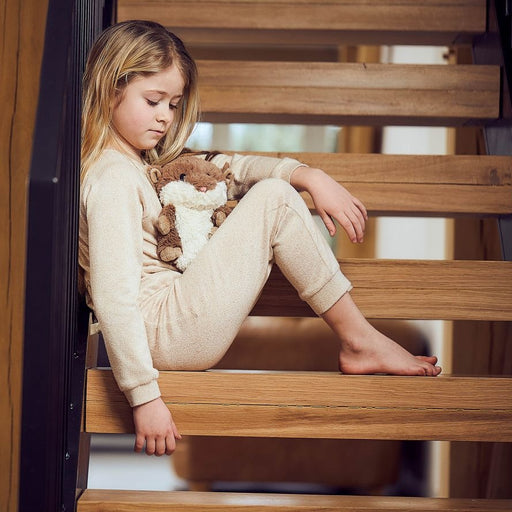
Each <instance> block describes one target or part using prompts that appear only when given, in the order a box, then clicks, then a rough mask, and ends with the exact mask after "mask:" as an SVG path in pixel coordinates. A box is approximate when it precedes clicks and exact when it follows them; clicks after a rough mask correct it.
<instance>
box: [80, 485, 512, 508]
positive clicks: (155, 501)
mask: <svg viewBox="0 0 512 512" xmlns="http://www.w3.org/2000/svg"><path fill="white" fill-rule="evenodd" d="M511 507H512V501H511V500H470V499H447V498H444V499H443V498H440V499H435V498H402V497H400V498H394V497H385V496H327V495H311V494H309V495H306V494H264V493H258V494H255V493H223V492H215V493H212V492H192V491H172V492H169V491H129V490H100V489H87V490H86V491H85V492H84V493H83V495H82V496H81V497H80V499H79V501H78V506H77V512H111V511H113V510H115V511H116V512H141V511H143V512H156V511H164V510H176V511H179V510H186V511H187V512H205V511H207V512H226V511H233V512H254V511H260V510H269V511H270V510H275V511H278V512H295V511H304V512H306V511H311V512H313V511H314V512H341V511H349V510H350V511H353V512H359V511H360V512H363V511H364V512H372V511H375V512H377V511H385V512H411V511H414V512H434V511H435V512H468V511H471V512H504V511H508V510H510V509H511Z"/></svg>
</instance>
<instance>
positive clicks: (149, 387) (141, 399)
mask: <svg viewBox="0 0 512 512" xmlns="http://www.w3.org/2000/svg"><path fill="white" fill-rule="evenodd" d="M124 394H125V396H126V399H127V400H128V402H129V404H130V406H131V407H135V406H136V405H141V404H145V403H146V402H151V400H155V399H156V398H158V397H159V396H161V393H160V388H159V387H158V382H157V381H156V380H152V381H151V382H148V383H147V384H142V385H141V386H137V387H136V388H133V389H128V390H126V391H125V392H124Z"/></svg>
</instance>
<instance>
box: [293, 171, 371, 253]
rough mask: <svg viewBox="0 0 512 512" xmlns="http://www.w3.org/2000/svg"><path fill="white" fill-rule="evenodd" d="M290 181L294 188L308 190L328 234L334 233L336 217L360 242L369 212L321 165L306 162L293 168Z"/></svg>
mask: <svg viewBox="0 0 512 512" xmlns="http://www.w3.org/2000/svg"><path fill="white" fill-rule="evenodd" d="M290 183H291V184H292V185H293V186H294V187H295V188H296V189H297V190H299V191H306V192H308V193H309V195H310V196H311V198H312V199H313V203H314V205H315V209H316V211H317V213H318V214H319V215H320V217H321V218H322V220H323V222H324V224H325V226H326V228H327V230H328V231H329V234H330V235H331V236H334V235H335V233H336V226H335V224H334V222H333V219H335V220H337V221H338V223H339V224H340V225H341V226H342V227H343V229H344V230H345V231H346V233H347V235H348V237H349V239H350V240H351V241H352V242H354V243H356V242H359V243H361V242H363V238H364V229H365V223H366V221H367V220H368V213H367V211H366V208H365V206H364V205H363V203H362V202H361V201H360V200H359V199H357V198H356V197H354V196H353V195H352V194H351V193H350V192H349V191H348V190H347V189H346V188H345V187H343V186H342V185H340V184H339V183H338V182H337V181H335V180H334V179H333V178H331V177H330V176H329V175H328V174H326V173H325V172H324V171H322V170H321V169H316V168H312V167H306V166H302V167H297V168H296V169H295V170H294V171H293V173H292V175H291V177H290Z"/></svg>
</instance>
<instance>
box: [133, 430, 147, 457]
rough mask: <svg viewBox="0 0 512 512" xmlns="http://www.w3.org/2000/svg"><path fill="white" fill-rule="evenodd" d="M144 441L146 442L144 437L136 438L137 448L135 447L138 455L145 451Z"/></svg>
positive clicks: (138, 436)
mask: <svg viewBox="0 0 512 512" xmlns="http://www.w3.org/2000/svg"><path fill="white" fill-rule="evenodd" d="M144 441H145V438H144V436H143V435H140V434H137V436H136V438H135V447H134V450H135V451H136V452H137V453H140V452H141V451H142V450H143V449H144Z"/></svg>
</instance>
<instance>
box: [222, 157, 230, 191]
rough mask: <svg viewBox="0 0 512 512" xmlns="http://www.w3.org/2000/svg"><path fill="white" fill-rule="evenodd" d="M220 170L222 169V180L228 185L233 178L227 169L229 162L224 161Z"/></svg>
mask: <svg viewBox="0 0 512 512" xmlns="http://www.w3.org/2000/svg"><path fill="white" fill-rule="evenodd" d="M221 170H222V174H223V176H224V181H225V182H226V184H228V185H229V183H230V182H231V180H232V179H233V174H232V173H231V172H230V171H229V163H228V162H226V163H225V164H224V166H223V167H222V169H221Z"/></svg>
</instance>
